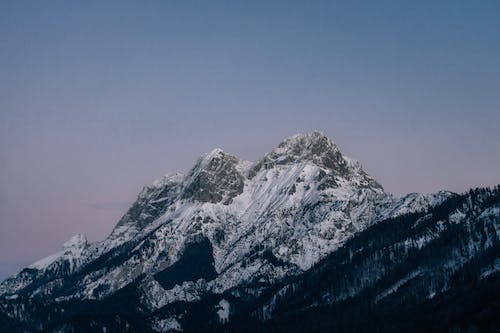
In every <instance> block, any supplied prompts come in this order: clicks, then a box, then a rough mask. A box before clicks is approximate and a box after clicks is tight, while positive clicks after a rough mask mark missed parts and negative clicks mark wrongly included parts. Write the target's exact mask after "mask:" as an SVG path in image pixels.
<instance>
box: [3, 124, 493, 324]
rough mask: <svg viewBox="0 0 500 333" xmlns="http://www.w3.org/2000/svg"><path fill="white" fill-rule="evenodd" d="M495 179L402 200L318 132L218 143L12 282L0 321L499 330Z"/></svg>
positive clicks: (7, 282)
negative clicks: (97, 238)
mask: <svg viewBox="0 0 500 333" xmlns="http://www.w3.org/2000/svg"><path fill="white" fill-rule="evenodd" d="M499 192H500V190H499V188H498V187H496V188H494V189H478V190H475V191H470V192H469V193H466V194H463V195H458V194H454V193H451V192H445V191H442V192H439V193H436V194H417V193H413V194H409V195H407V196H405V197H402V198H395V197H393V196H392V195H390V194H388V193H386V192H384V190H383V188H382V186H381V185H380V184H379V183H378V182H376V181H375V180H374V179H373V178H372V177H370V176H369V175H368V174H367V173H366V172H365V171H364V170H363V168H362V167H361V165H360V164H359V163H358V162H357V161H354V160H352V159H350V158H348V157H346V156H344V155H342V153H341V152H340V150H339V149H338V147H337V146H336V145H335V144H334V143H333V142H332V141H331V140H329V139H328V138H327V137H326V136H324V135H323V134H322V133H320V132H313V133H310V134H307V135H303V134H299V135H295V136H293V137H290V138H288V139H286V140H284V141H283V142H282V143H280V144H279V145H278V146H277V147H276V148H275V149H273V150H272V151H271V152H270V153H268V154H266V155H264V156H263V157H262V158H260V159H259V160H258V161H256V162H254V163H252V162H248V161H244V160H241V159H239V158H237V157H235V156H232V155H230V154H228V153H225V152H223V151H222V150H220V149H215V150H213V151H211V152H210V153H208V154H206V155H205V156H203V157H201V158H200V159H199V160H198V161H197V162H196V163H195V165H194V166H193V168H192V169H191V170H189V171H188V172H187V173H186V174H169V175H165V176H163V177H161V178H160V179H158V180H156V181H155V182H153V184H152V185H151V186H148V187H145V188H144V189H143V190H142V191H141V193H140V194H139V195H138V198H137V200H136V202H134V203H133V205H132V206H131V207H130V209H129V210H128V211H127V212H126V214H125V215H124V216H123V217H122V218H121V219H120V221H119V222H118V223H117V225H116V227H115V228H114V230H113V231H112V232H111V234H110V235H109V236H108V237H107V238H106V239H105V240H104V241H102V242H96V243H89V242H88V241H87V240H86V238H85V236H84V235H76V236H74V237H73V238H71V239H70V240H69V241H68V242H66V243H65V244H64V246H63V250H62V251H60V252H58V253H56V254H54V255H51V256H49V257H47V258H44V259H42V260H40V261H37V262H35V263H34V264H32V265H30V266H28V267H27V268H25V269H23V270H22V271H21V272H19V273H18V274H16V275H14V276H12V277H10V278H8V279H7V280H5V281H4V282H2V283H1V284H0V330H1V331H23V330H24V331H54V332H73V331H77V332H78V331H108V332H109V331H120V332H121V331H130V332H151V331H157V332H169V331H193V332H200V331H216V332H219V331H231V332H232V331H234V332H239V331H269V332H271V331H280V330H281V331H297V332H299V331H310V330H316V331H324V330H327V331H330V330H336V331H350V332H354V331H360V332H364V331H371V329H374V328H376V329H377V330H379V331H412V327H413V330H415V329H416V331H421V330H419V329H418V328H419V327H420V328H425V329H428V330H431V331H432V330H436V331H438V330H439V331H443V330H444V331H446V330H451V329H458V331H460V330H461V329H469V328H470V327H472V328H474V327H477V328H481V329H492V330H494V329H497V328H499V327H500V326H499V325H498V320H497V319H495V318H496V317H498V316H495V313H500V312H498V310H499V303H498V301H499V299H500V298H499V297H498V295H500V293H498V291H499V280H498V279H499V276H500V274H499V273H498V272H499V269H500V259H499V253H500V252H499V228H500V223H499V221H500V193H499ZM483 299H484V300H483ZM464 301H466V302H468V303H471V304H470V306H469V307H467V306H463V303H460V304H462V305H461V306H457V303H456V302H464ZM450 309H453V310H450ZM440 311H441V312H442V313H443V314H445V315H446V318H445V319H446V320H439V321H438V320H436V319H432V318H430V316H431V314H432V313H433V312H434V313H440ZM447 311H451V312H447ZM412 314H419V318H420V317H421V318H423V319H425V318H427V321H426V320H423V319H422V320H417V318H415V317H412ZM429 318H430V319H429ZM417 324H418V325H420V326H418V325H417ZM439 325H441V326H439Z"/></svg>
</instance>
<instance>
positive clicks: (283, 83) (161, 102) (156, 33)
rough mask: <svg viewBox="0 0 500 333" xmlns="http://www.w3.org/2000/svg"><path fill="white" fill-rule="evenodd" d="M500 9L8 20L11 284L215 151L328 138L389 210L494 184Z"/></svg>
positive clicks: (498, 148) (239, 7) (15, 5)
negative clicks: (383, 196) (402, 200)
mask: <svg viewBox="0 0 500 333" xmlns="http://www.w3.org/2000/svg"><path fill="white" fill-rule="evenodd" d="M499 10H500V3H499V2H497V1H477V2H474V3H468V2H460V1H458V2H457V1H443V2H440V3H435V2H432V1H422V2H418V3H412V2H408V3H404V4H403V3H402V2H397V3H389V2H381V3H372V2H365V3H362V2H360V3H350V2H349V3H339V2H326V1H325V2H323V1H319V2H315V3H306V2H304V3H302V2H288V1H275V2H260V1H257V2H252V3H240V2H238V3H232V2H221V1H215V2H211V3H210V4H209V3H204V2H176V1H172V2H160V1H152V2H148V3H139V2H137V3H134V2H129V1H125V2H123V1H109V2H106V3H102V2H99V1H86V2H65V1H53V2H50V3H46V2H39V1H23V2H19V1H3V2H2V3H0V41H1V43H2V44H1V45H2V46H1V50H2V51H1V52H0V73H1V77H2V80H1V81H0V82H1V83H0V88H1V89H0V219H1V222H0V223H1V224H0V279H2V278H5V277H6V276H7V275H9V274H12V273H14V272H15V271H16V270H17V269H19V268H20V267H21V266H24V265H26V264H28V263H30V262H34V261H36V260H37V259H40V258H42V257H45V256H47V255H49V254H51V253H54V252H56V251H58V250H59V249H60V248H61V246H62V243H63V242H64V241H66V240H67V239H69V238H70V237H71V236H72V235H74V234H76V233H85V234H86V235H87V236H88V238H89V240H91V241H96V240H102V239H103V238H104V237H106V236H107V235H108V234H109V232H110V231H111V229H112V228H113V226H114V225H115V224H116V222H117V221H118V219H119V218H120V217H121V215H123V214H124V213H125V211H126V210H127V208H128V206H129V205H130V204H131V203H132V202H133V201H134V199H135V197H136V196H137V194H138V193H139V191H140V190H141V188H142V187H143V186H146V185H148V184H150V183H151V182H152V181H153V180H154V179H156V178H158V177H159V176H161V175H163V174H165V173H168V172H175V171H180V172H184V171H186V170H188V169H189V168H190V167H191V166H192V165H193V164H194V162H195V161H196V159H197V158H198V157H199V156H200V155H202V154H204V153H206V152H208V151H210V150H211V149H213V148H216V147H220V148H222V149H223V150H224V151H227V152H229V153H231V154H233V155H236V156H238V157H240V158H243V159H247V160H251V161H255V160H257V159H258V158H259V157H260V156H262V155H264V154H265V153H266V152H269V151H270V150H271V149H272V148H274V147H275V146H276V145H277V144H278V143H279V142H281V141H282V140H283V139H284V138H286V137H289V136H291V135H294V134H296V133H300V132H301V133H308V132H311V131H313V130H320V131H322V132H323V133H324V134H325V135H327V136H328V137H329V138H330V139H332V140H333V141H334V142H335V143H336V144H337V145H338V146H339V148H340V150H341V151H342V153H344V154H345V155H346V156H349V157H352V158H354V159H356V160H359V161H360V162H361V164H362V165H363V167H364V169H365V170H366V171H367V172H368V173H369V174H370V175H371V176H373V177H374V178H375V179H376V180H377V181H379V182H380V183H381V184H382V185H383V186H384V188H385V189H386V191H388V192H391V193H394V194H395V195H398V196H399V195H403V194H406V193H410V192H426V193H432V192H437V191H439V190H451V191H454V192H463V191H466V190H467V189H469V188H473V187H480V186H494V185H497V184H499V183H500V172H499V170H500V154H498V153H499V152H500V131H499V130H498V124H500V94H498V92H499V91H500V44H499V43H498V40H499V38H500V21H499V20H498V17H497V13H498V12H499Z"/></svg>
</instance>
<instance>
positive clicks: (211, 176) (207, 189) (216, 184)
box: [182, 148, 244, 204]
mask: <svg viewBox="0 0 500 333" xmlns="http://www.w3.org/2000/svg"><path fill="white" fill-rule="evenodd" d="M240 163H241V160H240V159H238V158H237V157H235V156H233V155H230V154H227V153H225V152H223V151H222V149H219V148H216V149H214V150H212V151H211V152H210V153H208V154H206V155H205V156H203V157H201V158H200V159H199V160H198V162H197V163H196V165H195V166H194V167H193V168H192V169H191V171H190V172H189V174H188V175H187V183H186V185H185V187H184V191H183V194H182V197H183V198H192V199H194V200H197V201H201V202H211V203H217V202H223V203H224V204H229V203H230V202H231V201H232V199H233V198H234V197H235V196H237V195H239V194H240V193H242V192H243V186H244V177H243V175H242V174H241V173H240V171H239V170H238V169H239V167H238V166H239V164H240Z"/></svg>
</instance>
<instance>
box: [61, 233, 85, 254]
mask: <svg viewBox="0 0 500 333" xmlns="http://www.w3.org/2000/svg"><path fill="white" fill-rule="evenodd" d="M87 245H88V241H87V237H86V236H85V234H76V235H74V236H73V237H71V238H70V239H69V240H68V241H66V242H65V243H64V244H63V248H64V249H65V250H71V249H83V248H85V247H86V246H87Z"/></svg>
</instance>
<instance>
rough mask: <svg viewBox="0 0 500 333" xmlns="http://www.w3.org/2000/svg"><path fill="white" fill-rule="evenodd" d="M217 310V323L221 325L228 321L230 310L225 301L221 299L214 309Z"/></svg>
mask: <svg viewBox="0 0 500 333" xmlns="http://www.w3.org/2000/svg"><path fill="white" fill-rule="evenodd" d="M215 308H216V310H217V315H218V316H219V321H220V322H221V323H223V324H224V323H227V322H228V321H229V313H230V310H231V305H230V304H229V302H228V301H226V300H225V299H221V301H220V302H219V304H218V305H217V306H216V307H215Z"/></svg>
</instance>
